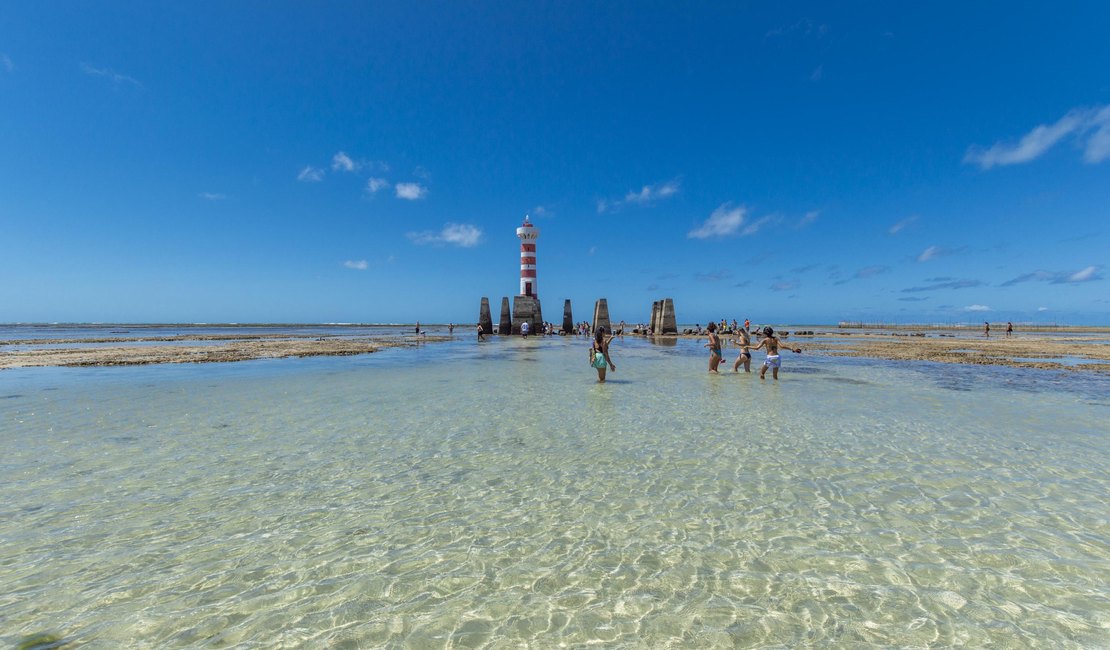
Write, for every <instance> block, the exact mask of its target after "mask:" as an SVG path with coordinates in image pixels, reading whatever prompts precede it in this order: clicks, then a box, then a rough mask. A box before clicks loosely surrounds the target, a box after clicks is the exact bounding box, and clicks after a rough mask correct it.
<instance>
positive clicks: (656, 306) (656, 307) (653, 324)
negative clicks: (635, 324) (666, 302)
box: [648, 300, 663, 334]
mask: <svg viewBox="0 0 1110 650" xmlns="http://www.w3.org/2000/svg"><path fill="white" fill-rule="evenodd" d="M662 307H663V301H662V300H656V301H654V302H652V303H651V320H650V321H648V327H649V328H650V329H651V331H652V333H654V334H658V333H659V311H660V309H661V308H662Z"/></svg>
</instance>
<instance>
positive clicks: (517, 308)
mask: <svg viewBox="0 0 1110 650" xmlns="http://www.w3.org/2000/svg"><path fill="white" fill-rule="evenodd" d="M524 322H527V323H528V335H529V336H533V335H536V334H539V333H541V332H542V331H543V312H542V311H541V308H540V301H539V300H538V299H536V298H533V297H532V296H514V297H513V319H512V321H511V322H510V323H509V328H508V329H507V330H506V331H505V333H506V334H508V333H509V332H510V331H511V332H512V333H513V334H520V324H521V323H524Z"/></svg>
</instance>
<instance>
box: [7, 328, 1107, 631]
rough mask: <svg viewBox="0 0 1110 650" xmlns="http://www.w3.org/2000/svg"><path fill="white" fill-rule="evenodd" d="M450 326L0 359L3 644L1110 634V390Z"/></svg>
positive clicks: (1081, 382)
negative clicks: (34, 362) (73, 359)
mask: <svg viewBox="0 0 1110 650" xmlns="http://www.w3.org/2000/svg"><path fill="white" fill-rule="evenodd" d="M456 332H457V340H456V341H455V342H451V343H443V344H434V345H433V344H428V345H426V346H423V347H419V348H404V349H390V350H385V351H383V352H379V353H376V354H372V355H365V356H358V357H340V358H308V359H285V360H265V361H253V362H243V363H234V364H208V365H167V366H143V367H121V368H78V369H66V368H36V369H22V370H5V371H0V476H2V480H0V645H3V646H4V647H13V646H14V645H16V644H17V643H19V641H20V639H23V638H25V637H26V636H27V635H30V634H34V633H41V632H46V633H51V634H54V635H57V637H59V638H61V639H64V640H67V641H70V642H72V643H73V644H74V646H75V647H77V646H80V647H82V648H121V647H128V648H175V647H204V648H282V647H329V648H378V647H398V648H446V647H451V648H473V647H491V648H509V647H512V648H517V647H533V648H550V647H563V646H565V647H585V646H587V645H600V646H602V647H629V648H666V647H676V648H677V647H683V648H685V647H699V648H701V647H753V646H754V647H762V646H769V647H794V646H799V645H818V646H842V647H853V648H855V647H890V646H896V647H926V646H936V647H947V646H954V645H964V646H968V647H985V646H991V647H1046V648H1048V647H1051V648H1060V647H1077V648H1078V647H1099V646H1105V645H1106V644H1107V640H1108V639H1110V586H1108V585H1110V581H1108V580H1107V576H1110V517H1108V513H1110V506H1108V499H1107V495H1108V494H1110V473H1108V468H1110V378H1106V377H1104V376H1097V375H1091V374H1086V373H1083V374H1080V373H1060V372H1049V371H1037V370H1022V369H1010V368H984V367H964V366H954V365H937V364H929V363H914V364H906V363H893V362H882V361H871V360H865V359H835V358H829V357H816V356H809V355H804V354H803V355H802V356H793V355H789V354H787V355H785V356H784V363H783V369H782V374H781V380H780V381H779V382H778V383H774V382H772V381H771V380H770V379H769V378H768V380H767V381H764V382H760V380H759V379H758V378H757V376H755V375H754V374H752V375H744V374H740V375H739V376H737V375H732V374H728V375H724V376H719V377H712V376H707V374H706V372H705V366H706V355H705V350H704V348H702V347H701V345H702V341H692V340H691V341H680V342H677V343H675V344H674V345H668V346H662V345H653V344H651V343H648V342H646V341H644V340H639V339H633V338H631V337H629V338H628V339H626V340H624V341H617V342H615V343H614V344H613V360H614V361H615V362H616V364H617V372H616V373H615V374H612V375H610V381H609V382H608V383H606V384H603V385H602V384H597V383H596V375H595V374H594V373H593V371H592V370H591V369H590V368H589V367H588V366H587V353H586V350H587V345H588V344H587V343H586V342H585V341H584V340H582V339H560V338H555V339H546V340H541V339H535V338H533V339H529V340H521V339H519V338H514V339H497V338H494V339H493V340H491V341H489V342H488V343H484V344H477V343H475V342H474V340H473V336H472V334H471V333H470V332H469V330H464V332H462V333H460V331H459V330H456ZM729 354H730V359H731V355H733V354H735V351H734V350H730V351H729ZM760 358H761V355H758V354H757V361H759V360H760Z"/></svg>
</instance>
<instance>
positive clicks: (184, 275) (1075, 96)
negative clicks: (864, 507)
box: [0, 2, 1110, 324]
mask: <svg viewBox="0 0 1110 650" xmlns="http://www.w3.org/2000/svg"><path fill="white" fill-rule="evenodd" d="M719 5H720V6H718V5H717V4H712V5H711V4H708V3H703V4H700V5H699V4H695V5H689V4H686V3H661V2H660V3H655V2H635V3H596V4H586V3H580V4H575V3H543V2H528V3H515V4H514V3H443V2H440V3H421V2H397V3H374V4H371V3H362V2H350V3H343V2H334V3H298V4H287V3H277V2H200V3H150V2H102V3H72V2H65V3H63V2H14V3H8V4H6V5H5V8H4V12H3V19H2V20H0V227H2V232H3V235H2V236H0V321H4V322H27V321H36V322H42V321H100V322H107V321H114V322H167V321H168V322H193V321H198V322H402V321H403V322H411V321H413V320H416V319H419V320H422V321H425V322H432V321H448V320H454V321H473V320H476V318H477V311H478V304H479V300H480V298H481V297H482V296H489V297H490V298H491V300H492V301H493V303H494V304H495V305H496V304H497V303H498V302H499V300H500V297H501V296H511V295H513V294H515V293H516V292H517V290H518V263H519V252H518V251H519V242H518V240H517V239H516V236H515V228H516V227H517V226H518V225H519V223H520V221H521V220H522V218H523V217H524V215H525V214H530V215H531V217H532V220H533V221H534V223H535V224H536V225H537V226H538V227H539V228H540V229H541V231H542V234H541V236H540V239H539V241H538V242H537V243H538V251H537V255H538V283H539V291H540V297H541V298H542V299H543V301H544V306H545V316H547V317H548V318H549V319H550V320H557V317H559V316H560V315H561V311H562V304H563V300H564V299H566V298H570V299H571V300H572V302H573V305H574V309H575V315H576V316H577V317H578V318H580V319H581V318H587V317H588V316H589V312H590V311H591V310H592V305H593V301H594V300H595V299H596V298H598V297H603V296H604V297H606V298H608V300H609V305H610V310H611V312H612V314H613V316H614V317H615V318H618V319H619V318H624V319H626V320H629V321H646V320H647V318H648V316H649V312H650V307H651V302H652V300H654V299H658V298H662V297H673V298H674V299H675V305H676V309H677V312H678V317H679V320H680V321H683V322H695V321H699V322H704V321H705V320H707V319H708V318H721V317H726V318H730V319H731V318H737V319H743V318H745V317H749V318H751V319H752V320H754V321H757V322H777V323H788V322H794V323H801V322H811V323H812V322H835V321H837V320H844V319H849V320H860V319H862V320H887V321H893V320H898V321H903V322H907V321H927V322H940V321H968V322H975V321H982V320H985V319H990V320H992V321H998V320H1002V321H1004V320H1009V319H1012V320H1015V321H1042V322H1052V321H1057V322H1066V323H1091V324H1108V323H1110V291H1108V290H1107V286H1108V285H1107V282H1106V278H1107V276H1108V275H1110V269H1108V268H1107V267H1108V265H1110V260H1108V257H1110V254H1108V251H1110V226H1108V224H1110V65H1108V62H1110V39H1107V38H1105V26H1106V25H1107V24H1110V4H1107V3H1103V2H1077V3H1069V4H1067V5H1066V7H1062V6H1060V5H1056V4H1053V3H1028V4H1026V3H1019V5H1014V3H1010V2H982V3H966V2H952V3H945V2H930V3H889V2H855V3H800V2H799V3H719ZM1015 7H1020V8H1015Z"/></svg>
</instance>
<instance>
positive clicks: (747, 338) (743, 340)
mask: <svg viewBox="0 0 1110 650" xmlns="http://www.w3.org/2000/svg"><path fill="white" fill-rule="evenodd" d="M737 331H738V332H739V333H740V340H739V341H736V342H735V343H736V344H737V345H739V346H740V354H739V355H737V357H736V363H733V364H732V371H733V372H740V364H744V372H751V371H752V353H751V351H750V350H749V349H748V346H750V345H751V344H752V335H751V334H749V333H748V330H746V329H738V330H737Z"/></svg>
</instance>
